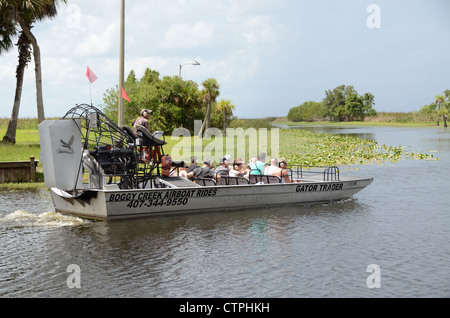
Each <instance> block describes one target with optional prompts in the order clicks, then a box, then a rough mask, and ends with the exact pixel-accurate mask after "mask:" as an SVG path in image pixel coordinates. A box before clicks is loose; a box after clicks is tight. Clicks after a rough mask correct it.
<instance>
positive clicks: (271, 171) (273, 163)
mask: <svg viewBox="0 0 450 318" xmlns="http://www.w3.org/2000/svg"><path fill="white" fill-rule="evenodd" d="M281 170H282V169H281V168H280V166H279V162H278V159H277V158H273V159H272V160H270V166H269V168H267V170H266V174H268V175H272V176H279V177H280V176H281Z"/></svg>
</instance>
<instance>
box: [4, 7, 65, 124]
mask: <svg viewBox="0 0 450 318" xmlns="http://www.w3.org/2000/svg"><path fill="white" fill-rule="evenodd" d="M58 1H61V2H63V3H66V2H67V0H0V8H1V10H2V11H3V10H4V12H7V13H8V20H9V21H10V23H13V24H15V25H19V26H20V28H21V29H22V32H23V34H25V35H26V37H27V39H28V41H29V42H30V43H31V45H32V47H33V57H34V65H35V77H36V104H37V113H38V120H39V123H40V122H42V121H43V120H44V119H45V115H44V102H43V97H42V71H41V52H40V48H39V45H38V43H37V40H36V37H35V36H34V34H33V33H32V32H31V28H32V27H33V24H34V23H36V21H40V20H43V19H45V18H50V17H54V16H55V15H56V14H57V10H56V4H57V2H58ZM2 22H3V21H2Z"/></svg>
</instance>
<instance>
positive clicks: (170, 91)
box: [101, 68, 235, 135]
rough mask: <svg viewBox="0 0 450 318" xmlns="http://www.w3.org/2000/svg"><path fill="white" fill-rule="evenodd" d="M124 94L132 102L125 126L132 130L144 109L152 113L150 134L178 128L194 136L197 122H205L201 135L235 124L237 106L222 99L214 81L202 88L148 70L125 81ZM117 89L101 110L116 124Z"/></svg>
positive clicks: (107, 95)
mask: <svg viewBox="0 0 450 318" xmlns="http://www.w3.org/2000/svg"><path fill="white" fill-rule="evenodd" d="M124 86H125V91H126V92H127V95H128V97H129V99H130V101H129V102H127V101H125V102H124V124H125V125H126V126H131V125H132V122H133V121H134V120H135V119H136V117H138V116H139V113H140V111H141V109H144V108H147V109H151V110H152V111H153V112H152V115H151V118H150V120H149V130H150V131H156V130H163V131H164V132H166V133H171V132H172V131H173V130H174V129H175V128H180V127H184V128H187V129H189V130H190V131H191V132H194V131H193V130H194V121H195V120H203V126H202V129H201V130H200V131H199V132H197V133H198V134H199V135H201V134H202V132H203V131H204V130H205V129H207V128H210V127H221V128H222V127H223V128H224V130H225V129H226V127H227V126H228V125H229V123H230V121H231V120H232V116H233V110H234V108H235V105H234V104H232V103H231V101H230V100H227V99H221V100H219V101H217V98H218V96H219V95H220V85H219V83H218V82H217V80H215V79H214V78H209V79H206V80H204V81H203V82H202V88H200V87H199V85H198V84H197V83H196V82H194V81H192V80H183V78H181V77H180V76H163V77H162V78H161V76H160V74H159V72H157V71H155V70H152V69H150V68H147V69H146V70H145V72H144V75H143V76H142V78H140V79H138V78H137V77H136V73H135V71H134V70H131V71H130V73H129V74H128V77H127V79H126V81H125V84H124ZM118 96H119V95H118V86H116V87H115V88H111V89H108V90H107V91H106V92H105V93H104V95H103V105H102V107H101V108H102V110H103V111H104V112H105V114H106V115H107V116H108V117H110V118H111V119H112V120H113V121H117V114H118Z"/></svg>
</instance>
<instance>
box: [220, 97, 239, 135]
mask: <svg viewBox="0 0 450 318" xmlns="http://www.w3.org/2000/svg"><path fill="white" fill-rule="evenodd" d="M235 107H236V105H234V104H231V100H229V99H221V100H220V101H219V103H218V104H217V106H216V113H218V114H222V116H223V135H224V136H226V135H227V118H229V117H230V116H232V115H233V110H234V108H235Z"/></svg>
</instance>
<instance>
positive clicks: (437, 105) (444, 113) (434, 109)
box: [419, 89, 450, 127]
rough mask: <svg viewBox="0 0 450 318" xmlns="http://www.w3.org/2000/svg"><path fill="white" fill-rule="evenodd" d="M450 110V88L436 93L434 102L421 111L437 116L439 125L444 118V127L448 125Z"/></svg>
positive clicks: (432, 116) (420, 111) (427, 114)
mask: <svg viewBox="0 0 450 318" xmlns="http://www.w3.org/2000/svg"><path fill="white" fill-rule="evenodd" d="M449 110H450V89H446V90H445V91H444V92H443V93H442V94H439V95H436V96H435V98H434V102H431V103H430V104H428V105H425V106H423V107H422V108H421V109H420V110H419V113H421V114H423V115H425V116H429V117H431V118H436V125H437V126H439V122H440V118H441V117H442V119H443V120H444V127H447V118H448V112H449Z"/></svg>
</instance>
